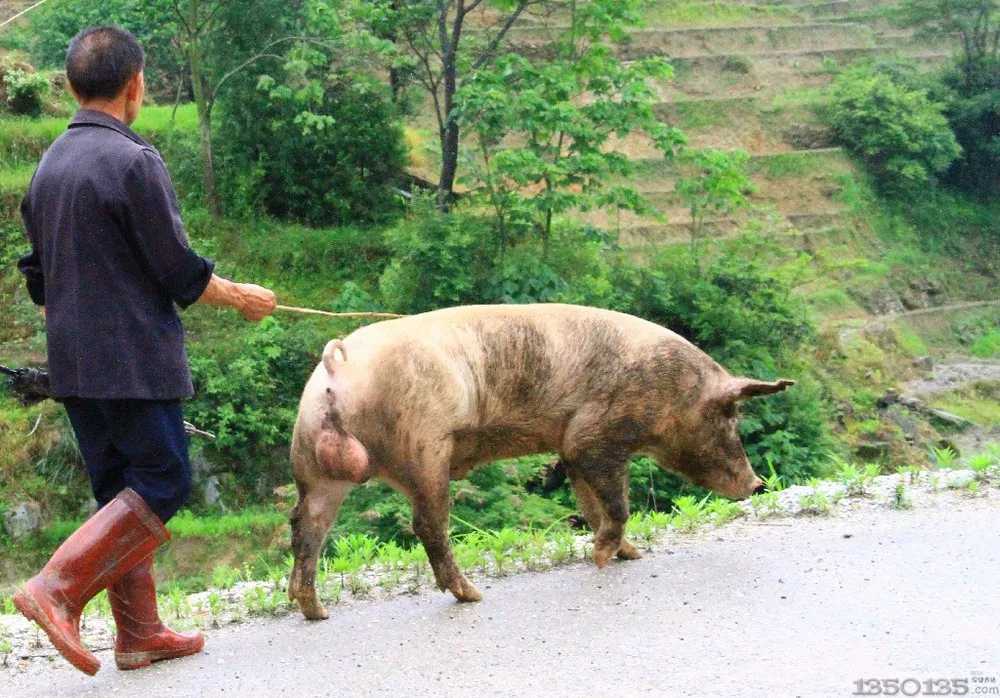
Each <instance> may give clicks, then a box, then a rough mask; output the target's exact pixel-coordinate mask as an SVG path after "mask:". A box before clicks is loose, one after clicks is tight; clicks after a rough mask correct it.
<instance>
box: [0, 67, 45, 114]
mask: <svg viewBox="0 0 1000 698" xmlns="http://www.w3.org/2000/svg"><path fill="white" fill-rule="evenodd" d="M3 85H4V92H5V93H6V95H7V106H8V108H9V109H10V110H11V111H12V112H14V113H15V114H23V115H25V116H38V115H39V114H41V113H42V107H43V106H44V100H45V96H46V95H47V94H48V93H49V81H48V79H47V78H46V77H45V76H44V75H42V74H41V73H31V72H28V71H26V70H22V69H21V68H8V69H7V70H5V71H4V75H3Z"/></svg>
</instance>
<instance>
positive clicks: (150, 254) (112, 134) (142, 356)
mask: <svg viewBox="0 0 1000 698" xmlns="http://www.w3.org/2000/svg"><path fill="white" fill-rule="evenodd" d="M21 216H22V218H23V219H24V226H25V229H26V230H27V233H28V238H29V240H30V241H31V247H32V249H31V253H30V254H29V255H27V256H26V257H24V258H22V259H21V260H20V261H19V262H18V268H19V269H20V270H21V272H22V273H23V274H24V276H25V278H26V280H27V285H28V293H29V294H30V295H31V299H32V300H33V301H34V302H35V303H37V304H38V305H44V306H45V319H46V323H45V324H46V332H47V339H48V356H49V374H50V380H51V386H52V390H53V394H54V395H55V396H56V397H68V396H75V397H84V398H104V399H118V398H139V399H147V400H168V399H176V398H185V397H190V396H191V395H192V393H193V389H192V385H191V373H190V370H189V369H188V363H187V354H186V352H185V350H184V328H183V326H182V325H181V321H180V317H178V314H177V308H176V307H175V304H176V305H178V306H180V307H182V308H184V307H187V306H188V305H190V304H191V303H194V302H195V301H196V300H197V299H198V298H199V297H200V296H201V294H202V293H203V292H204V290H205V287H206V286H207V285H208V282H209V279H210V278H211V275H212V270H213V267H214V265H213V263H212V262H211V261H209V260H207V259H205V258H203V257H201V256H199V255H198V254H196V253H195V252H194V251H193V250H192V249H191V247H190V245H189V244H188V240H187V235H186V234H185V232H184V227H183V225H182V224H181V218H180V213H179V212H178V208H177V197H176V195H175V193H174V188H173V185H172V183H171V181H170V175H169V174H167V169H166V167H165V166H164V164H163V160H162V159H161V158H160V154H159V153H158V152H157V151H156V150H155V149H154V148H153V147H152V146H151V145H149V144H148V143H147V142H146V141H144V140H143V139H142V138H140V137H139V136H137V135H136V134H135V133H134V132H133V131H132V130H131V129H129V128H128V127H127V126H126V125H125V124H123V123H121V122H120V121H118V120H117V119H115V118H114V117H111V116H109V115H107V114H104V113H102V112H96V111H89V110H86V109H83V110H80V111H79V112H77V114H76V116H74V117H73V120H72V121H71V122H70V125H69V129H68V130H67V131H66V132H65V133H64V134H62V135H61V136H60V137H59V138H57V139H56V141H55V142H54V143H53V144H52V146H51V147H50V148H49V149H48V150H47V151H46V152H45V155H44V156H43V157H42V161H41V163H40V164H39V165H38V169H37V170H36V171H35V175H34V177H33V178H32V180H31V187H30V188H29V190H28V194H27V196H26V197H25V198H24V201H23V202H22V203H21Z"/></svg>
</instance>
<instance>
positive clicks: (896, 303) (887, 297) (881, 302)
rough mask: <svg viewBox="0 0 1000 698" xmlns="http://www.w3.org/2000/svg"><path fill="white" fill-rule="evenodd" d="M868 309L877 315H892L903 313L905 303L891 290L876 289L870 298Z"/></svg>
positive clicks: (884, 288) (885, 288)
mask: <svg viewBox="0 0 1000 698" xmlns="http://www.w3.org/2000/svg"><path fill="white" fill-rule="evenodd" d="M868 309H869V310H870V311H871V312H872V313H874V314H875V315H891V314H893V313H901V312H903V310H904V308H903V303H902V302H901V301H900V300H899V296H898V295H896V292H895V291H893V290H892V289H891V288H888V287H883V288H879V289H876V290H875V291H873V292H872V294H871V296H869V297H868Z"/></svg>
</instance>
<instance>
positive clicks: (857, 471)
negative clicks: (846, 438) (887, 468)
mask: <svg viewBox="0 0 1000 698" xmlns="http://www.w3.org/2000/svg"><path fill="white" fill-rule="evenodd" d="M834 463H835V464H837V465H838V468H837V479H838V480H840V482H842V483H843V484H844V487H845V488H846V491H847V496H848V497H863V496H865V495H867V494H868V486H869V485H870V484H871V482H872V480H874V479H875V477H876V476H878V474H879V473H880V472H881V468H879V466H878V464H877V463H868V464H867V465H865V466H864V467H858V466H857V465H855V464H854V463H849V462H847V461H845V460H841V459H839V458H835V459H834Z"/></svg>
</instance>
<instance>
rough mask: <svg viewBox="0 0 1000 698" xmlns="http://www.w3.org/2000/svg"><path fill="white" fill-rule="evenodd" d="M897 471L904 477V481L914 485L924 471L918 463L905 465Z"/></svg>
mask: <svg viewBox="0 0 1000 698" xmlns="http://www.w3.org/2000/svg"><path fill="white" fill-rule="evenodd" d="M899 472H900V473H902V474H903V475H904V476H905V477H906V481H907V482H909V483H910V484H911V485H915V484H917V483H918V482H920V477H921V475H922V474H923V472H924V469H923V468H921V467H920V466H919V465H907V466H904V467H902V468H900V469H899Z"/></svg>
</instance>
